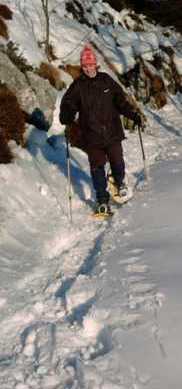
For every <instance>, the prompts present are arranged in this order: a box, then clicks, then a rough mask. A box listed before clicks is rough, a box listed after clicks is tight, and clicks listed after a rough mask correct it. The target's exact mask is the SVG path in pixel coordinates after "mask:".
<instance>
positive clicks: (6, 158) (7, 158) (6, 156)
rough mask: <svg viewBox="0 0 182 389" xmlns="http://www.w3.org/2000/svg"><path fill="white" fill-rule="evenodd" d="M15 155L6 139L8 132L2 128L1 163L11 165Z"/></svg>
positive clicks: (0, 138) (0, 129) (0, 137)
mask: <svg viewBox="0 0 182 389" xmlns="http://www.w3.org/2000/svg"><path fill="white" fill-rule="evenodd" d="M12 159H13V155H12V153H11V150H10V148H9V146H8V142H7V139H6V130H4V129H3V128H1V127H0V163H9V162H11V161H12Z"/></svg>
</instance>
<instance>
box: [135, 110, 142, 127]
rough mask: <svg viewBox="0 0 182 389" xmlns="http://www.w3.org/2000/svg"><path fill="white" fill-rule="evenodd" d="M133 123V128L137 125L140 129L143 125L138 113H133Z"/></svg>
mask: <svg viewBox="0 0 182 389" xmlns="http://www.w3.org/2000/svg"><path fill="white" fill-rule="evenodd" d="M133 121H134V125H135V126H136V125H137V126H139V127H142V125H143V122H142V118H141V115H140V114H139V113H138V112H136V113H135V116H134V119H133Z"/></svg>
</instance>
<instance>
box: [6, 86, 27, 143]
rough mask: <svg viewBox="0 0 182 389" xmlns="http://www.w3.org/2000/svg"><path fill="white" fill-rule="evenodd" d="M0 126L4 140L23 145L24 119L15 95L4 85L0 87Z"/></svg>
mask: <svg viewBox="0 0 182 389" xmlns="http://www.w3.org/2000/svg"><path fill="white" fill-rule="evenodd" d="M0 107H1V109H0V126H1V128H2V129H3V131H4V134H5V139H6V141H7V142H8V141H9V140H10V139H13V140H15V141H16V143H17V144H21V145H22V146H23V145H24V139H23V135H24V132H25V119H24V115H23V113H22V110H21V107H20V105H19V103H18V100H17V98H16V96H15V94H14V93H13V92H12V91H10V89H9V88H8V87H7V86H6V85H0Z"/></svg>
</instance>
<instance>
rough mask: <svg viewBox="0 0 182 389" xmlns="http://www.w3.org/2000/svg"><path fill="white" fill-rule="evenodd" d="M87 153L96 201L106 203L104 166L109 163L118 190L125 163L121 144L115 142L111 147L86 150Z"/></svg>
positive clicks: (107, 197)
mask: <svg viewBox="0 0 182 389" xmlns="http://www.w3.org/2000/svg"><path fill="white" fill-rule="evenodd" d="M87 152H88V160H89V164H90V172H91V177H92V181H93V187H94V189H95V192H96V198H97V201H98V202H99V203H100V204H101V203H108V201H109V193H108V191H107V177H106V172H105V164H106V162H107V161H109V163H110V167H111V172H112V175H113V177H114V180H115V183H116V185H117V186H118V188H119V187H120V186H121V184H122V182H123V179H124V176H125V163H124V159H123V148H122V145H121V142H115V143H114V144H112V145H111V146H107V147H103V148H97V147H93V148H92V149H88V150H87Z"/></svg>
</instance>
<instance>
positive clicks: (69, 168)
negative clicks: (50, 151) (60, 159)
mask: <svg viewBox="0 0 182 389" xmlns="http://www.w3.org/2000/svg"><path fill="white" fill-rule="evenodd" d="M66 159H67V175H68V211H69V220H70V223H72V221H73V219H72V188H71V163H70V150H69V140H68V137H67V136H66Z"/></svg>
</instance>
